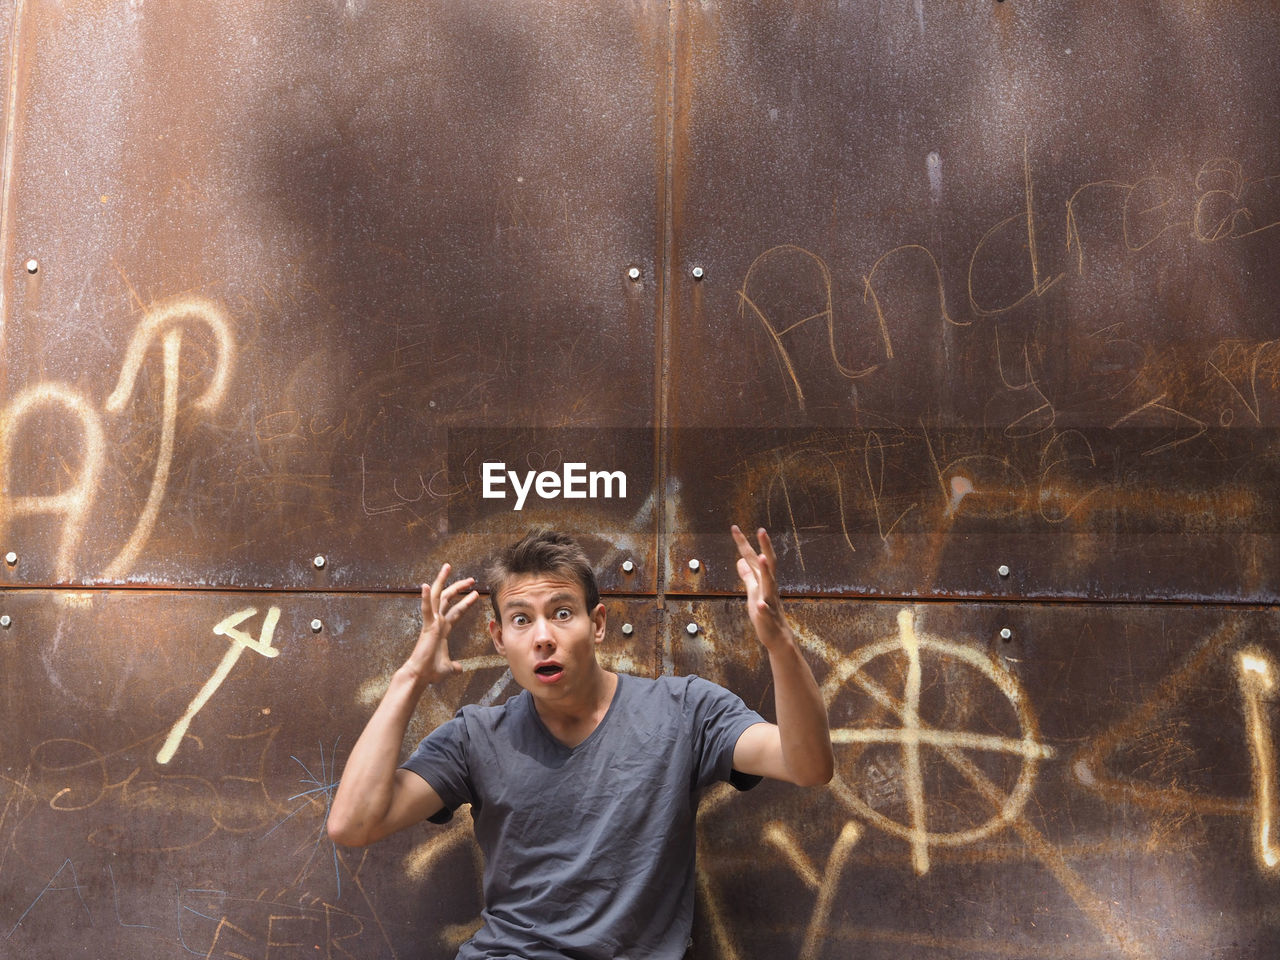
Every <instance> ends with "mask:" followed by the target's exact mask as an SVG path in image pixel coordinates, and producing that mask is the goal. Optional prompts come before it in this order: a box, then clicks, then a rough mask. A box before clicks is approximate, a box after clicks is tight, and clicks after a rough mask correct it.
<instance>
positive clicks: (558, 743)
mask: <svg viewBox="0 0 1280 960" xmlns="http://www.w3.org/2000/svg"><path fill="white" fill-rule="evenodd" d="M617 677H618V684H617V686H616V687H614V688H613V699H612V700H610V701H609V709H607V710H606V711H605V712H604V716H603V717H601V718H600V722H599V723H597V724H596V728H595V729H594V730H592V731H591V732H590V733H589V734H587V735H586V737H585V738H584V739H583V741H582V742H581V743H579V744H578V745H576V746H573V747H571V746H569V745H568V744H567V743H565V742H564V741H563V740H561V739H560V738H559V737H557V736H556V735H555V734H554V733H552V732H551V731H550V729H548V728H547V725H546V724H545V723H543V722H542V717H540V716H539V715H538V706H537V704H536V703H534V700H533V694H531V693H529V691H527V690H526V691H524V695H525V696H526V697H527V698H528V701H527V708H528V711H529V713H530V715H532V717H533V722H534V723H535V724H536V725H537V728H538V730H539V731H540V732H541V733H542V735H543V736H544V737H546V738H547V742H548V743H550V744H551V745H552V747H553V748H554V749H555V750H556V751H558V752H560V753H563V754H566V755H569V756H572V755H573V754H575V753H577V752H578V751H579V750H582V749H583V748H584V747H586V746H587V745H588V744H589V743H591V742H592V741H593V740H595V739H596V738H597V737H598V736H599V735H600V731H601V730H603V729H604V728H605V725H606V724H607V723H608V722H609V718H610V717H612V716H613V713H614V711H615V710H617V708H618V701H619V700H621V699H622V680H623V674H621V673H619V674H617Z"/></svg>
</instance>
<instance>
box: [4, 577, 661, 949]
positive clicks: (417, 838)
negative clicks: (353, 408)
mask: <svg viewBox="0 0 1280 960" xmlns="http://www.w3.org/2000/svg"><path fill="white" fill-rule="evenodd" d="M0 608H2V609H0V614H3V615H4V616H6V617H8V618H9V625H8V626H7V627H6V628H3V629H0V724H2V725H3V726H2V728H3V730H4V731H5V736H4V737H3V738H0V957H6V958H8V957H13V958H18V957H22V958H29V960H53V958H60V957H71V956H115V957H131V958H137V960H147V958H161V957H164V958H171V957H174V956H186V955H188V954H189V953H194V954H196V955H198V956H202V957H204V956H210V957H220V956H241V957H249V958H254V960H261V958H268V957H278V956H287V955H290V953H292V954H293V955H295V956H296V955H302V953H303V952H304V951H305V955H306V956H323V957H328V956H332V957H359V958H374V957H379V958H392V957H440V958H442V960H443V958H446V957H451V956H452V955H453V951H454V949H456V946H457V940H458V939H459V937H460V936H461V935H462V934H461V931H463V930H465V929H467V924H468V923H471V922H472V921H473V919H475V918H478V914H479V874H478V873H477V871H476V864H475V858H474V855H473V852H472V841H471V840H470V836H471V830H470V817H469V816H467V815H466V813H465V812H463V813H462V814H461V815H459V816H457V817H455V818H454V821H453V822H452V823H451V824H450V825H449V826H448V827H446V828H443V829H442V828H438V827H428V826H426V825H424V826H423V827H421V828H417V829H412V830H409V831H407V832H405V833H404V834H403V835H401V836H398V837H396V838H394V839H391V840H389V841H387V842H385V843H382V844H379V845H377V846H375V847H373V848H370V849H369V850H368V851H361V850H347V849H339V848H335V846H334V845H333V844H332V843H331V842H330V841H329V840H328V839H327V837H326V836H325V834H324V821H325V814H326V811H327V809H328V803H329V798H330V797H331V795H332V792H333V790H334V788H335V786H336V782H337V779H338V772H339V771H340V770H341V768H342V766H343V764H344V763H345V761H346V757H347V755H348V754H349V752H350V749H351V745H352V744H353V743H354V741H355V738H356V737H357V736H358V735H359V733H360V730H361V729H362V727H363V725H364V723H365V722H366V721H367V720H368V718H369V716H370V715H371V714H372V713H373V709H374V707H375V705H376V704H377V701H378V699H379V697H380V696H381V694H382V692H383V690H384V689H385V687H386V684H387V683H388V682H389V680H390V677H391V673H392V671H393V670H394V669H395V668H396V667H397V666H399V665H400V664H401V663H402V662H403V661H404V658H405V657H407V656H408V653H409V651H410V650H411V649H412V644H413V641H414V639H415V638H416V636H417V631H418V628H419V626H420V621H419V620H418V603H417V598H416V597H412V596H407V595H397V596H386V595H381V596H371V595H353V594H347V595H333V594H318V593H290V594H279V593H265V592H257V593H251V594H242V593H234V592H222V591H217V592H208V593H199V594H187V595H179V594H176V593H174V592H172V591H165V592H150V591H127V592H108V591H94V592H87V593H74V592H69V591H56V592H55V591H8V592H6V593H4V594H3V596H2V597H0ZM608 610H609V618H610V622H611V624H612V625H613V630H612V631H611V635H610V639H609V643H608V645H607V648H606V650H605V651H604V653H603V658H604V662H606V663H607V664H609V665H611V666H613V667H614V668H616V669H624V670H628V671H630V672H633V673H641V674H652V673H653V672H654V670H655V668H656V665H657V654H656V651H657V650H658V648H659V647H660V643H659V641H658V639H657V633H656V629H657V628H656V624H657V617H656V611H655V609H654V607H653V604H652V603H651V602H647V601H646V602H644V603H643V604H641V603H639V602H631V603H627V602H625V601H616V600H611V601H609V603H608ZM313 620H319V621H320V627H319V629H318V630H316V629H313V626H312V621H313ZM484 622H485V621H484V617H483V616H477V615H475V614H472V615H471V617H470V619H469V620H465V621H463V622H462V623H461V624H460V625H459V627H458V628H457V629H456V630H455V632H454V635H453V636H452V637H451V638H450V646H451V652H452V653H453V654H454V656H455V657H456V658H458V659H459V660H461V661H462V663H463V665H464V668H465V670H466V672H465V673H464V674H463V675H462V676H461V677H458V678H454V679H451V680H448V681H446V682H444V683H443V684H438V685H436V686H435V687H433V688H432V689H431V690H429V691H428V692H427V694H426V695H425V696H424V698H423V701H422V703H421V705H420V707H419V710H418V713H417V715H416V717H415V719H414V721H413V723H412V725H411V727H410V730H409V735H408V736H407V737H406V749H408V747H409V746H411V745H412V743H413V742H416V739H417V738H418V737H421V736H423V735H425V733H426V732H428V731H429V730H431V729H432V728H434V727H435V726H436V725H438V724H439V723H441V722H443V721H444V720H447V719H448V718H449V717H450V716H452V714H453V712H454V711H455V710H456V709H457V708H458V707H459V706H461V705H462V704H463V703H475V702H494V701H498V702H500V701H501V700H502V699H505V698H506V697H507V696H509V695H511V694H512V693H515V692H517V691H518V688H517V687H515V686H514V685H513V684H511V683H510V677H509V674H507V672H506V664H505V661H503V660H502V659H501V658H500V657H498V656H497V655H496V654H495V653H494V651H493V648H492V646H491V645H490V643H489V639H488V635H487V633H486V631H485V629H484ZM624 622H629V623H631V624H633V626H634V633H633V634H632V636H631V638H630V639H626V638H624V637H623V636H622V634H621V632H620V627H621V624H622V623H624ZM317 951H319V952H317Z"/></svg>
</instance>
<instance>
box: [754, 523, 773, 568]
mask: <svg viewBox="0 0 1280 960" xmlns="http://www.w3.org/2000/svg"><path fill="white" fill-rule="evenodd" d="M756 539H757V540H759V541H760V552H761V553H763V554H764V556H765V559H766V560H768V561H769V569H770V570H777V569H778V555H777V554H775V553H774V552H773V541H772V540H770V539H769V531H768V530H766V529H765V528H764V527H761V528H760V529H759V530H757V531H756Z"/></svg>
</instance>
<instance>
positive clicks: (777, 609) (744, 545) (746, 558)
mask: <svg viewBox="0 0 1280 960" xmlns="http://www.w3.org/2000/svg"><path fill="white" fill-rule="evenodd" d="M731 530H732V533H733V541H734V543H736V544H737V545H738V553H739V557H738V576H739V577H741V578H742V585H743V586H744V587H746V588H747V616H749V617H750V618H751V625H752V626H753V627H755V630H756V636H758V637H759V638H760V642H761V643H763V644H764V645H765V646H766V647H769V648H772V647H774V646H775V645H776V644H782V643H786V642H787V640H788V639H789V638H790V631H791V628H790V627H789V626H788V625H787V618H786V617H785V616H783V613H782V600H781V598H780V597H779V596H778V581H777V578H776V572H777V568H778V558H777V556H776V555H775V554H774V552H773V543H772V541H770V539H769V534H768V532H767V531H766V530H765V528H764V527H761V528H760V529H758V530H757V531H756V539H758V540H759V541H760V551H761V552H760V553H756V552H755V551H754V550H752V549H751V544H750V542H748V540H747V537H746V535H745V534H744V533H743V532H742V531H741V530H739V529H738V525H737V524H734V525H733V527H732V528H731Z"/></svg>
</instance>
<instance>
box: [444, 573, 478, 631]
mask: <svg viewBox="0 0 1280 960" xmlns="http://www.w3.org/2000/svg"><path fill="white" fill-rule="evenodd" d="M458 582H459V583H463V582H465V581H462V580H459V581H458ZM479 596H480V594H479V593H477V592H476V591H475V590H472V591H471V592H470V593H468V594H467V595H466V596H465V597H463V598H462V599H461V600H459V601H458V602H457V603H455V604H454V605H453V606H452V607H450V608H449V612H448V613H446V614H445V617H446V619H448V621H449V623H451V624H452V623H455V622H457V620H458V618H459V617H461V616H462V615H463V614H464V613H466V612H467V611H468V610H469V609H471V605H472V604H473V603H475V602H476V600H477V599H478V598H479Z"/></svg>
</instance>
